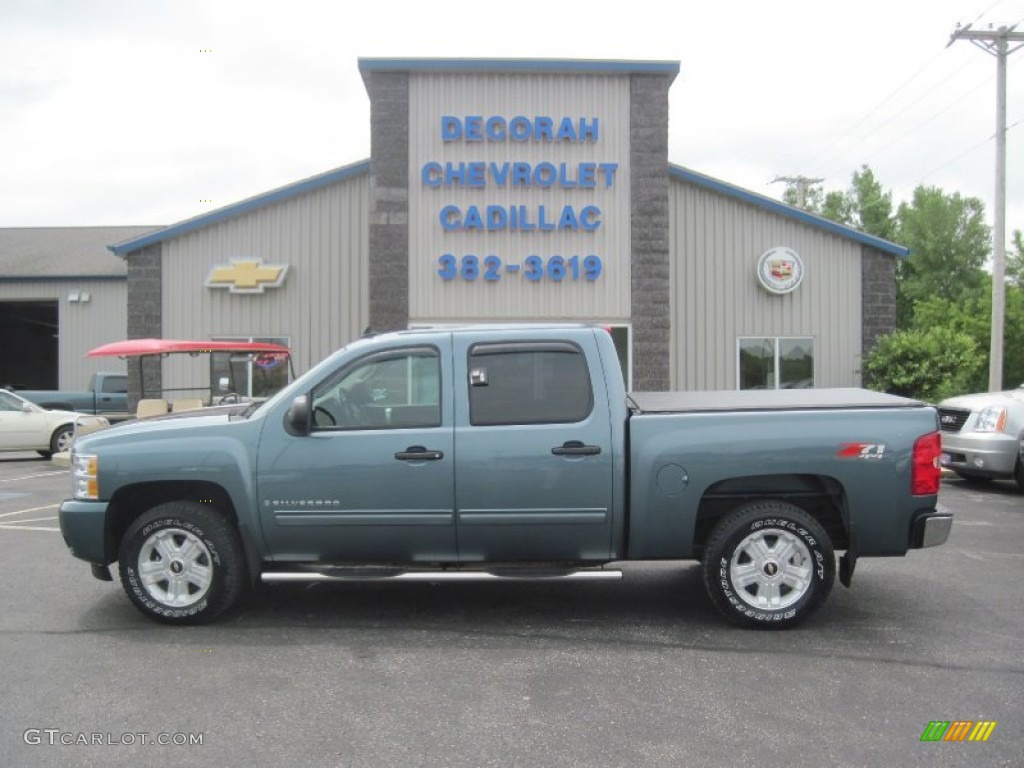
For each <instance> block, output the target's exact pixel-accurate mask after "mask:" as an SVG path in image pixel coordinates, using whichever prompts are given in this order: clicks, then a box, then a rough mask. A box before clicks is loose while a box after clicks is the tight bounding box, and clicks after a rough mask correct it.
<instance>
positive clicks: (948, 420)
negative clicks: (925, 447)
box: [939, 384, 1024, 490]
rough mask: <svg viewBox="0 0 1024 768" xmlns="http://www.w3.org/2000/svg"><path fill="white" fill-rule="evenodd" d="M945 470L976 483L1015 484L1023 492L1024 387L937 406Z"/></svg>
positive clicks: (949, 400) (948, 401) (955, 398)
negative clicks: (1008, 481)
mask: <svg viewBox="0 0 1024 768" xmlns="http://www.w3.org/2000/svg"><path fill="white" fill-rule="evenodd" d="M939 427H940V428H941V430H942V457H941V462H942V466H943V467H945V468H946V469H951V470H953V471H954V472H956V473H957V474H958V475H960V477H962V478H964V479H965V480H970V481H974V482H981V481H990V480H994V479H1007V480H1009V479H1012V480H1015V481H1016V482H1017V485H1018V486H1019V487H1020V488H1021V490H1024V464H1022V458H1021V456H1022V451H1024V443H1022V441H1024V384H1022V385H1021V386H1019V387H1017V389H1012V390H1009V391H1007V392H989V393H987V394H980V395H961V396H960V397H951V398H949V399H948V400H943V401H942V402H941V403H939Z"/></svg>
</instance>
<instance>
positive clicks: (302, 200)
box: [163, 175, 369, 388]
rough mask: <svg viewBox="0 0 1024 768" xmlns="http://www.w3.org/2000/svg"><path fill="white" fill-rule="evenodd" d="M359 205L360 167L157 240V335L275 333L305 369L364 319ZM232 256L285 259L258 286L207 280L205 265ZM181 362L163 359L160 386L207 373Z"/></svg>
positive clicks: (364, 232)
mask: <svg viewBox="0 0 1024 768" xmlns="http://www.w3.org/2000/svg"><path fill="white" fill-rule="evenodd" d="M368 207H369V176H368V175H363V176H357V177H354V178H351V179H346V180H344V181H342V182H340V183H338V184H336V185H332V186H329V187H325V188H323V189H319V190H316V191H313V192H310V193H308V194H305V195H300V196H298V197H295V198H292V199H290V200H286V201H284V202H281V203H277V204H274V205H271V206H268V207H266V208H261V209H258V210H255V211H252V212H250V213H247V214H244V215H242V216H238V217H236V218H232V219H228V220H225V221H222V222H219V223H216V224H213V225H211V226H209V227H204V228H203V229H200V230H197V231H195V232H192V233H189V234H187V235H185V236H183V237H180V238H176V239H172V240H169V241H167V242H166V243H165V244H164V251H163V303H164V315H163V336H164V337H165V338H183V339H209V338H211V337H214V336H255V337H267V336H272V337H285V338H287V339H288V340H289V341H290V343H291V346H292V349H293V353H294V364H295V368H296V371H297V372H299V373H301V372H302V371H305V370H307V369H308V368H309V367H310V366H311V365H313V364H314V363H316V362H317V361H319V360H320V359H322V358H323V357H325V356H327V355H328V354H329V353H331V352H333V351H334V350H336V349H337V348H339V347H341V346H342V345H344V344H346V343H347V342H349V341H351V340H352V339H354V338H356V337H358V336H359V335H360V334H361V333H362V331H363V329H364V328H365V327H366V324H367V322H368V318H369V311H368V294H369V285H368V278H367V274H368V272H367V252H368ZM233 259H260V260H262V262H263V263H265V264H287V265H288V268H289V271H288V275H287V277H286V279H285V282H284V284H283V285H282V286H281V287H279V288H268V289H267V290H266V291H265V292H264V293H262V294H251V295H242V294H232V293H229V292H228V291H227V290H226V289H220V288H217V289H214V288H207V287H206V286H205V282H206V279H207V276H208V275H209V273H210V270H211V269H212V268H213V267H215V266H226V265H228V264H229V263H230V262H231V260H233ZM189 362H190V361H174V362H173V363H172V362H165V365H164V387H165V388H170V387H179V386H180V387H185V386H204V385H206V384H207V383H208V379H209V373H208V371H207V370H206V369H205V368H203V366H195V365H189ZM200 368H203V369H202V370H198V369H200Z"/></svg>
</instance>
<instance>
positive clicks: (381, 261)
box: [364, 72, 409, 332]
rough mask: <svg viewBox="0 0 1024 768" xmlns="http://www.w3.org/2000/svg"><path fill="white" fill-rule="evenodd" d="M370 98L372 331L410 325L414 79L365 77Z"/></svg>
mask: <svg viewBox="0 0 1024 768" xmlns="http://www.w3.org/2000/svg"><path fill="white" fill-rule="evenodd" d="M364 77H365V81H366V90H367V92H368V93H369V95H370V149H371V159H370V254H369V256H370V266H369V270H370V328H371V329H373V330H374V331H376V332H381V331H394V330H404V329H405V328H407V327H408V326H409V75H408V73H406V72H370V73H367V74H365V75H364Z"/></svg>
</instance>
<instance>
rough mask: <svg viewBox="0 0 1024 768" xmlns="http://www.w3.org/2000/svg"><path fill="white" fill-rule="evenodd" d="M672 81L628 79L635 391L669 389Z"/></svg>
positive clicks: (659, 77)
mask: <svg viewBox="0 0 1024 768" xmlns="http://www.w3.org/2000/svg"><path fill="white" fill-rule="evenodd" d="M671 84H672V78H671V77H666V76H664V75H636V74H635V75H632V77H631V78H630V159H629V164H630V190H631V194H632V210H631V213H630V216H631V218H630V224H631V230H630V231H631V240H632V248H631V250H632V278H631V279H632V288H631V293H632V296H631V305H632V314H633V389H635V390H637V391H661V390H667V389H668V388H669V386H670V360H671V348H670V344H671V334H672V306H671V294H670V291H671V278H670V266H669V212H668V184H669V181H668V174H667V173H666V172H665V169H666V168H667V167H668V89H669V86H670V85H671Z"/></svg>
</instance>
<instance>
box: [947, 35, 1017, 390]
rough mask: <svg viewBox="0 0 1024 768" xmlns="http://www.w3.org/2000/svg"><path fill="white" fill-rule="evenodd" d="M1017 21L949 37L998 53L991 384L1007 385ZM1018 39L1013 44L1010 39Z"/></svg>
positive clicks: (1012, 40) (951, 39) (989, 371)
mask: <svg viewBox="0 0 1024 768" xmlns="http://www.w3.org/2000/svg"><path fill="white" fill-rule="evenodd" d="M1016 28H1017V25H1016V24H1014V25H1013V26H1012V27H999V28H998V29H989V30H988V31H975V30H973V29H971V25H970V24H968V25H967V26H966V27H961V26H960V25H959V24H958V25H957V28H956V29H955V30H954V31H953V34H952V35H951V36H950V38H949V43H948V44H947V45H946V47H947V48H948V47H949V46H950V45H952V44H953V43H955V42H956V41H957V40H970V41H971V42H972V43H974V44H975V45H976V46H978V47H979V48H981V49H982V50H983V51H985V52H987V53H991V54H992V55H994V56H995V57H996V75H997V76H996V203H995V226H994V227H993V231H992V345H991V347H990V348H989V358H988V388H989V391H990V392H995V391H996V390H1000V389H1002V388H1003V317H1004V315H1005V308H1006V285H1005V275H1006V59H1007V57H1008V56H1009V55H1010V54H1011V53H1013V52H1014V51H1016V50H1017V49H1018V48H1020V47H1021V45H1024V32H1014V30H1015V29H1016ZM1011 42H1013V43H1017V45H1015V46H1014V47H1013V48H1010V45H1009V44H1010V43H1011Z"/></svg>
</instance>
